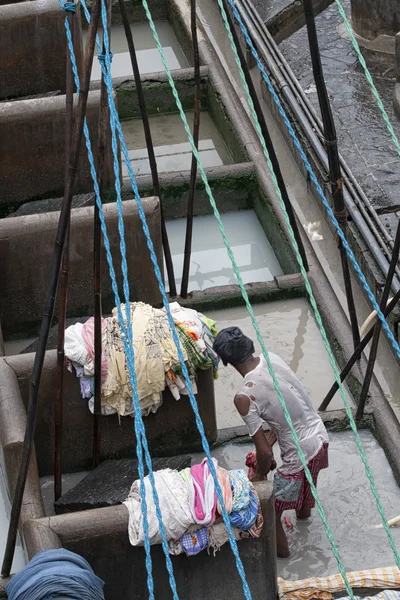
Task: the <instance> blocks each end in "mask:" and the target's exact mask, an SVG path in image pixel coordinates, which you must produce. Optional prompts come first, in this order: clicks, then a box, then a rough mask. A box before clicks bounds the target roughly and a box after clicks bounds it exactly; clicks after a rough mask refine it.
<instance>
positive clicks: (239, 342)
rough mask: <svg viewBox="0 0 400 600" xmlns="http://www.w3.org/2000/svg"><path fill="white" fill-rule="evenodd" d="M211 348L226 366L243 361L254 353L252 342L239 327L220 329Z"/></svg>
mask: <svg viewBox="0 0 400 600" xmlns="http://www.w3.org/2000/svg"><path fill="white" fill-rule="evenodd" d="M213 348H214V350H215V352H216V353H217V354H218V356H219V357H220V358H221V360H222V362H223V363H224V365H225V366H226V365H227V364H228V363H230V364H231V365H238V364H240V363H243V362H245V361H246V360H247V359H248V358H249V357H250V356H251V355H252V354H254V344H253V342H252V340H251V339H250V338H248V337H247V336H246V335H244V333H243V332H242V330H241V329H239V327H227V328H226V329H222V331H220V332H219V333H218V335H217V337H216V338H215V340H214V344H213Z"/></svg>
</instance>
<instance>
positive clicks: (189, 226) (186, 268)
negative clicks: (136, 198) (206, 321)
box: [181, 0, 201, 298]
mask: <svg viewBox="0 0 400 600" xmlns="http://www.w3.org/2000/svg"><path fill="white" fill-rule="evenodd" d="M190 27H191V33H192V42H193V64H194V118H193V140H194V144H195V146H196V149H197V150H198V148H199V136H200V110H201V105H200V100H201V77H200V55H199V41H198V38H197V20H196V0H190ZM196 176H197V160H196V157H195V155H194V154H192V164H191V167H190V183H189V196H188V206H187V215H186V238H185V256H184V260H183V271H182V282H181V296H182V298H187V294H188V285H189V272H190V256H191V253H192V236H193V204H194V195H195V191H196Z"/></svg>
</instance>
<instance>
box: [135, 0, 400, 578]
mask: <svg viewBox="0 0 400 600" xmlns="http://www.w3.org/2000/svg"><path fill="white" fill-rule="evenodd" d="M142 4H143V6H144V9H145V12H146V16H147V19H148V21H149V24H150V27H151V29H152V32H153V37H154V39H155V41H156V44H157V47H158V50H159V53H160V56H161V59H162V62H163V64H164V68H165V70H166V73H167V77H168V80H169V82H170V86H171V88H172V91H173V94H174V97H175V100H176V104H177V107H178V110H179V112H180V115H181V119H182V122H183V124H184V127H185V130H186V133H187V134H188V139H189V142H190V143H191V145H192V151H193V153H194V154H195V156H196V152H197V149H196V147H195V144H194V140H193V137H192V135H191V132H190V129H189V126H188V123H187V119H186V116H185V113H184V111H183V108H182V105H181V103H180V100H179V96H178V93H177V91H176V88H175V84H174V81H173V79H172V75H171V72H170V71H169V68H168V64H167V61H166V59H165V55H164V52H163V49H162V46H161V43H160V40H159V38H158V34H157V31H156V29H155V26H154V22H153V20H152V17H151V13H150V11H149V8H148V5H147V2H146V0H143V1H142ZM218 4H219V7H220V9H221V14H222V16H223V20H224V24H225V28H226V30H227V32H228V36H229V39H230V42H231V46H232V50H233V52H234V55H235V60H236V62H237V65H238V67H239V71H240V75H241V79H242V82H243V86H244V89H245V92H246V96H247V100H248V103H249V107H250V110H251V112H252V116H253V119H254V121H255V124H256V129H257V133H258V135H259V139H260V142H261V144H262V147H263V152H264V156H265V158H266V160H267V164H268V168H269V170H270V172H271V175H272V179H273V182H274V186H275V190H276V193H277V195H278V198H279V202H280V206H281V208H282V211H283V213H284V218H285V222H286V225H287V227H288V232H289V236H290V239H291V242H292V245H293V248H294V251H295V254H296V259H297V262H298V264H299V266H300V270H301V273H302V276H303V279H304V281H305V284H306V288H307V291H308V293H309V295H310V302H311V304H312V306H313V309H314V312H315V316H316V320H317V322H318V325H319V328H320V331H321V336H322V338H323V341H324V345H325V348H326V350H327V352H328V356H329V360H330V363H331V366H332V369H333V372H334V375H335V379H336V381H337V383H338V384H339V389H340V392H341V396H342V399H343V402H344V405H345V408H346V412H347V415H348V417H349V421H350V425H351V428H352V430H353V433H354V435H355V438H356V442H357V445H358V448H359V451H360V456H361V459H362V461H363V463H364V466H365V470H366V474H367V477H368V479H369V481H370V486H371V490H372V493H373V495H374V498H375V501H376V505H377V509H378V512H379V514H380V516H381V519H382V522H383V524H384V527H385V530H386V533H387V536H388V539H389V544H390V546H391V548H392V550H393V553H394V555H395V559H396V562H397V564H398V566H399V567H400V556H399V554H398V552H397V549H396V545H395V542H394V539H393V537H392V534H391V532H390V529H389V527H388V525H387V519H386V516H385V513H384V509H383V506H382V504H381V501H380V498H379V494H378V491H377V488H376V485H375V482H374V479H373V475H372V472H371V469H370V467H369V464H368V461H367V458H366V455H365V452H364V449H363V446H362V443H361V439H360V436H359V434H358V431H357V426H356V423H355V421H354V418H353V415H352V412H351V408H350V406H349V404H348V401H347V398H346V393H345V391H344V388H343V386H342V384H341V379H340V372H339V370H338V368H337V365H336V362H335V359H334V356H333V352H332V350H331V347H330V344H329V341H328V338H327V334H326V331H325V328H324V326H323V323H322V319H321V316H320V313H319V311H318V307H317V304H316V301H315V298H314V295H313V292H312V288H311V285H310V282H309V280H308V276H307V272H306V270H305V269H304V265H303V260H302V258H301V255H300V252H299V248H298V245H297V242H296V239H295V236H294V232H293V229H292V227H291V224H290V220H289V216H288V214H287V211H286V207H285V205H284V202H283V199H282V196H281V193H280V189H279V185H278V182H277V179H276V176H275V173H274V170H273V166H272V163H271V161H270V158H269V155H268V151H267V148H266V145H265V140H264V138H263V135H262V132H261V127H260V125H259V122H258V118H257V115H256V112H255V109H254V105H253V101H252V99H251V96H250V92H249V89H248V86H247V83H246V79H245V75H244V73H243V70H242V68H241V65H240V59H239V56H238V54H237V50H236V46H235V42H234V40H233V37H232V34H231V31H230V27H229V23H228V21H227V18H226V13H225V10H224V7H223V4H222V1H221V0H218ZM196 159H197V161H198V165H199V170H200V172H201V175H202V179H203V182H204V184H205V186H206V191H207V194H208V196H209V200H210V203H211V205H212V208H213V210H214V215H215V217H216V219H217V222H218V227H219V229H220V231H221V234H222V237H223V239H224V242H225V246H226V248H227V251H228V254H229V256H230V259H231V262H232V265H233V269H234V272H235V275H236V278H237V280H238V282H239V285H240V287H241V291H242V296H243V298H244V300H245V302H246V306H247V309H248V312H249V314H250V317H251V319H252V323H253V327H254V329H255V331H256V334H257V338H258V340H259V342H260V345H261V348H262V350H263V353H264V356H265V358H266V360H267V363H269V365H268V366H269V370H270V374H271V376H272V378H273V381H274V386H275V389H276V391H277V393H278V397H279V400H280V402H281V405H282V408H283V409H284V412H285V417H286V420H287V421H288V424H289V427H290V429H291V433H292V437H293V439H294V440H295V442H296V438H297V435H296V432H295V431H294V428H293V430H292V427H291V425H292V424H291V423H290V422H289V421H290V415H289V413H288V411H287V408H286V403H285V401H284V399H283V397H282V394H281V392H280V389H279V383H278V381H277V380H276V376H275V373H274V370H273V367H272V365H271V363H270V361H269V357H268V352H267V349H266V347H265V345H264V342H263V339H262V336H261V332H260V331H259V328H258V323H257V321H256V319H255V316H254V313H253V310H252V307H251V304H250V302H249V299H248V296H247V292H246V290H245V288H244V285H243V281H242V279H241V275H240V271H239V269H238V266H237V264H236V261H235V258H234V255H233V253H232V250H231V248H230V245H229V241H228V239H227V238H226V235H225V232H224V228H223V224H222V221H221V219H220V215H219V212H218V209H217V207H216V204H215V200H214V198H213V196H212V192H211V189H210V188H209V186H208V181H207V176H206V174H205V171H204V169H203V167H202V164H201V161H200V157H199V155H198V152H197V156H196ZM207 186H208V189H207ZM246 297H247V298H246ZM297 442H298V438H297ZM297 449H298V452H299V450H300V451H301V448H300V445H299V444H298V448H297ZM299 456H300V452H299ZM303 466H305V467H307V465H306V464H305V463H304V464H303ZM305 470H306V472H307V469H305ZM310 479H311V475H310ZM310 484H311V482H310ZM311 487H312V486H311ZM315 491H316V490H315ZM313 495H314V494H313ZM314 497H315V499H316V502H317V506H318V509H320V508H321V511H322V514H321V512H320V516H321V519H322V521H323V523H324V526H325V524H326V525H327V523H326V518H325V514H324V512H323V509H322V506H321V505H320V504H319V505H318V503H319V498H318V494H316V496H314ZM327 527H328V529H329V526H328V525H327ZM326 533H327V536H328V539H329V541H330V542H331V545H332V542H333V546H332V551H333V553H334V556H335V558H336V559H337V560H338V564H339V568H340V566H341V567H342V569H343V571H344V568H343V565H342V564H341V562H340V559H339V556H338V554H337V548H336V546H335V544H334V541H333V536H332V532H331V531H330V530H329V533H330V535H331V538H330V537H329V535H328V531H327V530H326ZM334 548H335V550H334ZM335 552H336V553H335ZM341 574H342V575H343V573H341Z"/></svg>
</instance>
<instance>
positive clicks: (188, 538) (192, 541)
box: [181, 527, 209, 556]
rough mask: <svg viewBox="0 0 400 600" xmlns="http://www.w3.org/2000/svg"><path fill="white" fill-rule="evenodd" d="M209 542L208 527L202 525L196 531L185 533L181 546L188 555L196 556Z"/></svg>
mask: <svg viewBox="0 0 400 600" xmlns="http://www.w3.org/2000/svg"><path fill="white" fill-rule="evenodd" d="M208 542H209V534H208V529H207V528H206V527H202V528H201V529H198V530H197V531H195V532H194V533H184V534H183V536H182V538H181V546H182V549H183V550H184V552H185V554H186V555H187V556H195V555H196V554H198V553H199V552H201V551H202V550H204V549H205V548H207V546H208Z"/></svg>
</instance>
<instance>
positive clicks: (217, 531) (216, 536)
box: [208, 521, 240, 556]
mask: <svg viewBox="0 0 400 600" xmlns="http://www.w3.org/2000/svg"><path fill="white" fill-rule="evenodd" d="M209 532H210V542H209V544H208V546H209V548H212V549H213V550H214V556H215V554H216V553H217V552H218V550H220V549H221V547H222V546H223V545H224V544H226V542H227V541H229V533H228V530H227V528H226V525H225V523H224V522H222V521H221V522H220V523H216V524H214V525H212V526H211V527H210V529H209ZM232 533H233V536H234V538H235V540H236V541H239V540H240V529H238V528H237V527H232Z"/></svg>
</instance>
